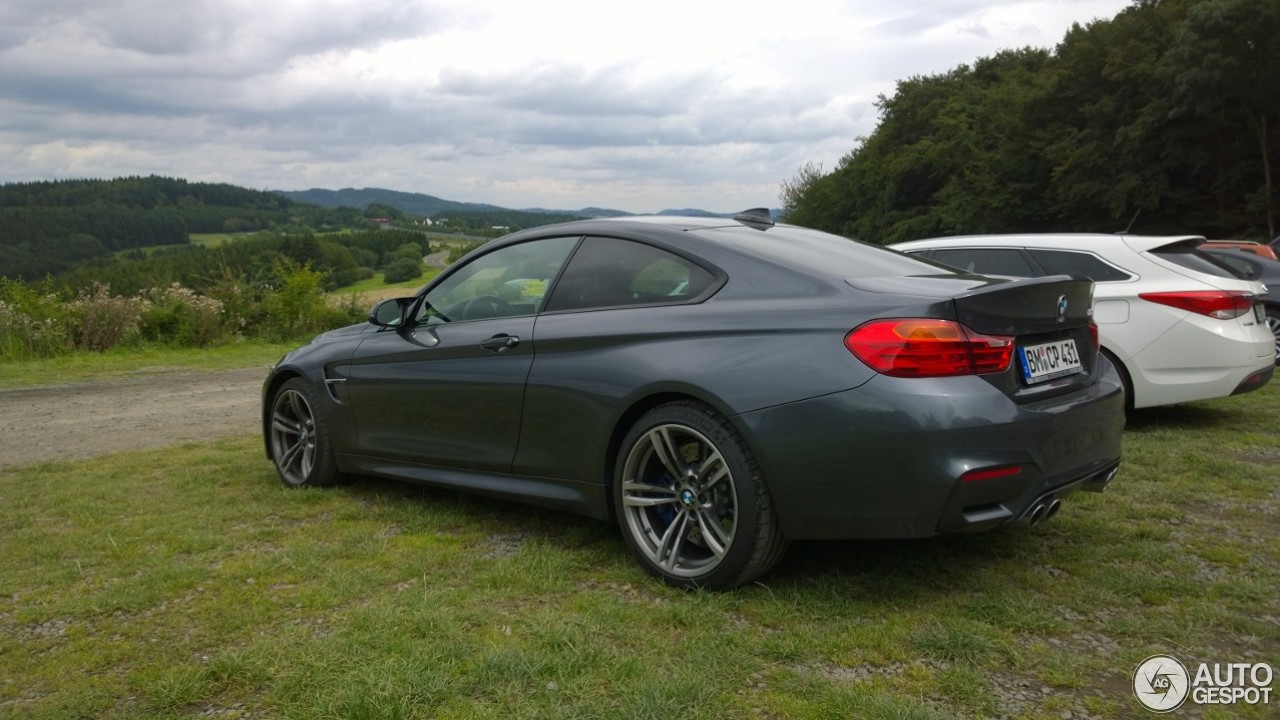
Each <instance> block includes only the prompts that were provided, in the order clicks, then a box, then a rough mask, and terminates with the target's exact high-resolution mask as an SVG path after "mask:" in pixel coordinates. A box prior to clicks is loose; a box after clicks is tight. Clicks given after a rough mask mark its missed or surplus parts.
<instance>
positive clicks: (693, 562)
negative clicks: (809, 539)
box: [613, 402, 786, 590]
mask: <svg viewBox="0 0 1280 720" xmlns="http://www.w3.org/2000/svg"><path fill="white" fill-rule="evenodd" d="M613 501H614V510H615V511H616V515H617V518H618V525H619V526H620V527H621V529H622V534H623V536H624V537H625V538H626V541H627V544H628V545H629V546H630V547H631V550H632V552H633V553H635V555H636V557H637V558H638V559H639V560H640V563H641V565H643V566H644V568H645V569H646V570H648V571H649V572H650V573H652V574H654V575H656V576H658V577H660V578H662V580H664V581H665V582H667V583H668V584H670V585H675V586H677V587H705V588H709V589H717V590H718V589H727V588H733V587H737V586H739V585H744V584H746V583H748V582H751V581H752V580H754V579H755V578H757V577H759V576H760V575H762V574H763V573H765V572H767V571H768V570H769V569H770V568H771V567H773V565H774V564H775V563H777V561H778V560H779V558H781V557H782V553H783V551H784V550H785V549H786V541H785V539H784V538H783V536H782V531H781V528H780V527H779V525H778V520H777V517H776V516H775V514H774V510H773V503H772V500H771V498H770V496H769V491H768V489H767V488H766V487H765V484H764V479H763V477H762V476H761V472H760V468H759V466H758V465H757V464H756V461H755V458H754V457H753V456H752V454H751V451H750V449H749V448H748V447H747V446H746V443H745V442H743V440H742V438H741V436H740V435H738V433H737V432H736V431H735V430H734V428H733V426H732V425H730V424H729V423H728V422H727V421H726V420H724V418H722V417H721V416H720V415H718V414H717V413H716V412H715V411H713V410H712V409H711V408H709V407H706V406H705V405H702V404H700V403H694V402H674V403H668V404H666V405H660V406H658V407H656V408H654V409H652V410H650V411H649V412H647V413H645V415H644V416H643V417H641V418H640V420H639V421H638V422H637V423H636V424H635V425H634V426H633V427H632V428H631V430H630V432H628V433H627V436H626V437H625V438H624V439H623V442H622V448H621V452H620V453H619V456H618V465H617V469H616V473H615V477H614V483H613Z"/></svg>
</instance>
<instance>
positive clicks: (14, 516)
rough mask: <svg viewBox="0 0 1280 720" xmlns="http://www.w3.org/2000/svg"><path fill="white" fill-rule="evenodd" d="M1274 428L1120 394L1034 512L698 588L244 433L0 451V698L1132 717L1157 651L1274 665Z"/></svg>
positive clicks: (1253, 713) (582, 524) (38, 706)
mask: <svg viewBox="0 0 1280 720" xmlns="http://www.w3.org/2000/svg"><path fill="white" fill-rule="evenodd" d="M1278 437H1280V387H1277V385H1276V384H1272V385H1271V386H1269V387H1267V388H1264V389H1263V390H1262V391H1259V392H1256V393H1252V394H1248V395H1243V396H1239V397H1234V398H1227V399H1224V400H1220V401H1216V402H1207V403H1196V404H1191V405H1187V406H1182V407H1176V408H1167V409H1163V410H1154V411H1148V412H1140V413H1139V414H1138V415H1137V416H1136V417H1135V418H1134V420H1133V422H1132V423H1131V426H1130V429H1129V430H1127V431H1126V433H1125V464H1124V466H1123V468H1122V470H1121V473H1120V475H1119V477H1118V479H1117V480H1116V481H1115V483H1114V484H1113V487H1112V489H1111V490H1109V491H1108V492H1107V493H1105V494H1101V495H1094V494H1078V495H1075V496H1073V497H1071V498H1070V499H1069V500H1068V501H1067V502H1065V503H1064V507H1063V510H1062V512H1061V513H1060V514H1059V515H1058V517H1056V518H1055V519H1054V520H1053V521H1051V522H1049V523H1046V524H1044V525H1042V526H1040V527H1037V528H1035V529H1029V530H1028V529H1012V528H1011V529H1007V530H1001V531H997V532H992V533H987V534H982V535H975V536H961V537H948V538H939V539H935V540H928V541H916V542H836V543H798V544H795V545H793V546H792V549H791V551H790V553H789V554H788V556H787V557H786V558H785V559H784V560H783V563H782V565H781V567H780V568H779V569H778V570H777V571H775V572H773V573H771V574H770V575H767V576H765V577H764V578H763V579H762V581H761V582H760V583H759V584H757V585H755V586H751V587H748V588H745V589H743V590H740V591H737V592H731V593H722V594H715V593H706V592H680V591H675V590H671V589H669V588H666V587H664V586H662V585H660V584H659V583H657V582H655V581H654V580H651V579H650V578H648V577H647V576H646V575H645V574H644V573H642V572H641V571H640V570H639V569H638V568H637V566H636V565H635V564H634V563H633V562H632V560H631V559H630V558H629V557H628V555H627V553H626V551H625V547H624V545H623V543H622V541H621V538H620V537H619V535H618V534H617V532H616V531H615V530H614V529H613V528H612V527H611V526H609V525H606V524H602V523H598V522H594V521H590V520H585V519H580V518H576V517H573V516H566V515H562V514H557V513H553V512H549V511H543V510H538V509H533V508H529V507H524V506H519V505H513V504H509V503H505V502H499V501H494V500H488V499H483V498H473V497H467V496H460V495H456V494H453V493H448V492H439V491H432V490H426V489H421V488H417V487H413V486H408V485H400V484H395V483H388V482H380V481H361V482H356V483H353V484H350V485H346V486H342V487H338V488H335V489H331V490H305V491H289V490H285V489H283V488H282V487H280V485H279V482H278V480H277V479H276V476H275V474H274V472H273V471H272V469H271V466H270V465H269V463H268V461H267V460H266V459H265V458H264V457H263V455H262V450H261V443H260V441H259V440H258V439H256V438H252V437H240V438H230V439H223V440H217V441H211V442H208V443H202V444H193V445H185V446H180V447H175V448H171V449H167V450H163V451H157V452H139V453H125V454H119V455H114V456H109V457H106V458H102V459H98V460H93V461H86V462H77V463H50V464H43V465H36V466H28V467H23V468H18V469H11V470H7V471H3V472H2V473H0V507H2V508H3V512H0V543H3V547H4V548H5V551H4V552H3V553H0V717H23V718H27V717H31V718H59V719H61V718H81V717H83V718H90V717H92V718H138V717H147V718H179V717H217V718H276V717H283V718H307V719H309V720H312V719H320V718H501V719H503V720H512V719H516V718H722V717H741V718H871V719H873V720H874V719H881V720H890V719H896V720H939V719H943V718H957V719H958V718H978V717H989V718H1001V717H1007V718H1032V719H1043V720H1059V719H1061V718H1074V719H1076V720H1079V719H1080V718H1105V719H1107V720H1111V719H1112V718H1148V717H1151V714H1150V713H1149V712H1148V711H1146V710H1144V709H1142V708H1141V707H1140V706H1139V705H1138V703H1137V702H1136V701H1135V699H1134V698H1133V695H1132V692H1131V690H1130V676H1131V674H1132V673H1133V670H1134V668H1135V667H1136V666H1137V664H1138V663H1139V662H1140V661H1141V660H1143V659H1144V658H1146V657H1148V656H1149V655H1152V654H1155V653H1169V654H1172V655H1175V656H1177V657H1179V658H1180V659H1181V660H1182V661H1183V662H1184V663H1185V664H1187V665H1188V666H1189V667H1193V663H1199V662H1211V663H1212V662H1221V663H1228V662H1269V663H1271V664H1272V666H1277V665H1280V598H1278V597H1277V589H1278V588H1280V449H1277V446H1278V442H1277V438H1278ZM855 472H856V470H855ZM1277 702H1280V700H1277V699H1275V698H1273V699H1272V703H1273V704H1272V705H1271V706H1270V707H1269V708H1267V707H1252V708H1250V707H1244V706H1234V707H1230V706H1228V707H1218V708H1210V707H1205V708H1196V709H1190V708H1189V705H1188V706H1184V708H1183V709H1182V710H1180V711H1178V712H1177V713H1175V714H1174V717H1201V718H1270V717H1275V716H1276V715H1275V707H1276V706H1275V703H1277Z"/></svg>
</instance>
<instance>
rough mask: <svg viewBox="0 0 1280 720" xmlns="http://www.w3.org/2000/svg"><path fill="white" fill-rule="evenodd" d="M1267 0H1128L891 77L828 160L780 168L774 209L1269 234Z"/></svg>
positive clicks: (958, 222)
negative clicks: (834, 161) (1023, 39)
mask: <svg viewBox="0 0 1280 720" xmlns="http://www.w3.org/2000/svg"><path fill="white" fill-rule="evenodd" d="M1277 65H1280V5H1278V4H1276V3H1275V2H1273V1H1272V0H1202V1H1199V2H1188V1H1186V0H1167V1H1165V2H1140V3H1135V4H1134V5H1132V6H1131V7H1129V8H1127V9H1125V10H1124V11H1122V12H1121V13H1119V14H1118V15H1117V16H1116V17H1115V18H1113V19H1111V20H1102V21H1097V22H1094V23H1092V24H1090V25H1088V26H1085V27H1081V26H1078V25H1077V26H1075V27H1073V28H1072V29H1071V30H1070V31H1069V32H1068V33H1067V34H1066V35H1065V37H1064V38H1063V40H1062V42H1061V43H1060V44H1059V45H1058V46H1057V47H1056V48H1055V49H1054V50H1053V51H1048V50H1043V49H1033V48H1024V49H1021V50H1007V51H1004V52H1001V53H998V54H996V55H994V56H992V57H987V58H981V59H979V60H977V61H975V62H974V63H973V64H972V66H969V65H962V66H960V67H958V68H956V69H954V70H952V71H951V72H948V73H945V74H940V75H933V76H927V77H912V78H909V79H906V80H903V81H900V82H899V83H898V85H897V88H896V91H895V93H894V94H893V95H892V96H891V97H881V98H880V100H879V102H878V103H877V105H878V107H879V109H880V123H879V125H878V126H877V127H876V129H875V131H874V132H873V133H872V134H871V135H870V136H869V137H867V138H863V139H861V140H860V142H859V145H858V146H857V147H856V148H855V149H854V150H852V151H851V152H850V153H849V154H848V155H846V156H845V157H844V158H843V159H841V161H840V163H839V164H838V166H837V167H836V168H835V169H834V170H833V171H831V172H830V173H827V174H823V173H822V172H821V169H820V168H817V167H815V166H813V165H812V164H809V165H806V166H803V167H801V168H800V170H799V171H798V172H797V174H796V176H795V177H794V178H793V179H792V180H791V181H788V182H784V183H783V186H782V193H781V199H782V201H783V204H784V217H785V219H786V220H787V221H788V222H794V223H797V224H801V225H807V226H810V227H817V228H821V229H825V230H829V231H832V232H837V233H842V234H845V235H849V236H853V237H857V238H859V239H861V240H866V241H870V242H879V243H891V242H897V241H902V240H909V239H914V238H920V237H929V236H937V235H949V234H964V233H985V232H1042V231H1055V230H1057V231H1099V232H1114V231H1116V230H1121V229H1123V228H1124V227H1125V226H1126V225H1128V224H1129V221H1130V219H1131V218H1132V217H1133V216H1134V214H1135V213H1136V212H1138V211H1139V210H1141V217H1140V219H1139V221H1138V222H1137V224H1136V226H1135V231H1136V232H1141V233H1147V234H1158V233H1182V232H1194V233H1201V234H1205V235H1208V236H1212V237H1266V238H1270V237H1272V236H1273V235H1274V234H1275V233H1276V231H1277V208H1278V206H1280V193H1278V192H1277V188H1276V182H1275V180H1274V177H1273V166H1274V165H1275V162H1276V160H1277V159H1278V158H1280V133H1277V131H1276V128H1277V127H1278V126H1280V92H1278V91H1277V88H1276V84H1275V82H1274V79H1273V75H1274V73H1273V72H1272V69H1273V68H1274V67H1276V66H1277Z"/></svg>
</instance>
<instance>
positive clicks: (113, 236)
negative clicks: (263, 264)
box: [0, 176, 363, 280]
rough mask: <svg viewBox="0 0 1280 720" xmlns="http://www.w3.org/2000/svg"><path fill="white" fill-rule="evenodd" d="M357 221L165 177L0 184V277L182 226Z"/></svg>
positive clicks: (84, 257) (33, 273)
mask: <svg viewBox="0 0 1280 720" xmlns="http://www.w3.org/2000/svg"><path fill="white" fill-rule="evenodd" d="M362 223H363V219H362V218H361V216H360V213H359V212H358V211H355V210H353V209H351V208H338V209H330V208H320V207H316V206H312V205H307V204H304V203H297V202H294V201H292V200H290V199H288V198H285V197H282V196H280V195H277V194H275V193H271V192H265V191H261V190H249V189H246V188H242V187H237V186H235V185H227V184H222V183H198V182H188V181H186V180H180V179H175V178H165V177H157V176H151V177H126V178H117V179H114V180H57V181H40V182H27V183H8V184H5V185H0V276H3V277H9V278H20V279H26V280H34V279H38V278H41V277H44V276H45V275H47V274H55V275H56V274H60V273H65V272H69V271H72V270H75V269H77V268H82V267H86V266H90V265H93V264H95V263H97V264H102V263H105V262H107V261H109V260H110V259H111V258H112V257H113V256H114V254H115V253H116V252H118V251H121V250H129V249H132V248H142V247H151V246H156V245H185V244H186V243H187V242H188V236H189V234H190V233H221V232H227V233H241V232H252V231H256V230H263V229H266V228H280V229H282V230H289V229H292V230H295V231H302V232H305V231H306V230H307V229H309V228H312V227H320V226H330V227H348V226H352V225H359V224H362Z"/></svg>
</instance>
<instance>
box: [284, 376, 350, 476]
mask: <svg viewBox="0 0 1280 720" xmlns="http://www.w3.org/2000/svg"><path fill="white" fill-rule="evenodd" d="M267 433H268V447H270V449H271V460H272V462H273V463H275V466H276V472H278V473H280V480H281V481H283V482H284V484H285V485H288V486H289V487H318V486H325V485H333V484H334V483H336V482H338V463H337V461H336V460H335V459H334V457H333V445H332V444H331V443H330V442H329V418H328V417H327V416H326V415H325V414H324V405H323V404H322V403H321V402H320V401H319V398H317V397H316V393H315V390H314V389H312V387H311V384H310V383H308V382H307V381H306V380H304V379H302V378H296V377H295V378H291V379H289V380H288V381H286V382H285V383H284V384H283V385H281V386H280V388H279V389H278V390H276V394H275V396H274V397H272V399H271V427H270V429H268V431H267Z"/></svg>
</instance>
